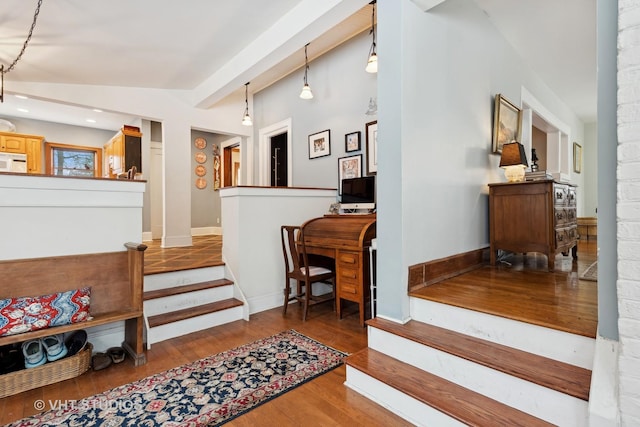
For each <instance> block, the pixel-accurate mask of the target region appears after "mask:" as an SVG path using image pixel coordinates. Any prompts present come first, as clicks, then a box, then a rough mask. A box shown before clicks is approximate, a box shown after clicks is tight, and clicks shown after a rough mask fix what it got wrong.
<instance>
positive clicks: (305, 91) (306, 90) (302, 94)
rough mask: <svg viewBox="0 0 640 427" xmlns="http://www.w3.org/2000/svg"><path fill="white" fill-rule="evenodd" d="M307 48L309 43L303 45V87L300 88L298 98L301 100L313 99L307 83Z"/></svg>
mask: <svg viewBox="0 0 640 427" xmlns="http://www.w3.org/2000/svg"><path fill="white" fill-rule="evenodd" d="M307 46H309V43H307V44H305V45H304V86H302V92H300V98H302V99H311V98H313V92H311V88H310V87H309V83H307V72H308V71H309V58H308V57H307Z"/></svg>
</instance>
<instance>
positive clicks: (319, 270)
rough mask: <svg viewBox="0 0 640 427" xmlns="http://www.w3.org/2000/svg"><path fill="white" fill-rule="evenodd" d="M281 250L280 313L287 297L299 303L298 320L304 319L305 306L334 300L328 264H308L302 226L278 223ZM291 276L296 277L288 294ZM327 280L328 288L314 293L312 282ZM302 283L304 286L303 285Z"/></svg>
mask: <svg viewBox="0 0 640 427" xmlns="http://www.w3.org/2000/svg"><path fill="white" fill-rule="evenodd" d="M280 236H281V238H282V252H283V255H284V266H285V286H284V307H283V308H282V315H283V316H285V315H286V314H287V306H288V305H289V301H292V300H297V301H298V303H301V304H303V311H302V320H303V321H305V320H307V312H308V311H309V306H311V305H315V304H320V303H323V302H327V301H332V300H335V295H336V292H335V290H336V289H335V286H336V285H335V283H336V280H335V273H334V272H333V271H331V270H329V269H328V268H325V267H320V266H314V265H309V260H308V257H307V248H306V247H305V243H304V233H303V231H302V228H301V227H299V226H296V225H283V226H282V227H280ZM291 280H295V281H296V289H295V293H294V294H293V295H291ZM319 282H330V284H331V292H329V293H326V294H322V295H314V294H313V284H314V283H319ZM303 284H304V289H302V288H303Z"/></svg>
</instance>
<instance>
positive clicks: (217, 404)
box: [10, 330, 347, 427]
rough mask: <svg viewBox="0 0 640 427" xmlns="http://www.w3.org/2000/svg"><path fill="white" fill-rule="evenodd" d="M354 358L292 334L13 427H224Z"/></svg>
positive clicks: (48, 413)
mask: <svg viewBox="0 0 640 427" xmlns="http://www.w3.org/2000/svg"><path fill="white" fill-rule="evenodd" d="M346 356H347V354H346V353H343V352H340V351H337V350H334V349H332V348H330V347H327V346H325V345H323V344H322V343H319V342H317V341H315V340H313V339H311V338H309V337H307V336H304V335H302V334H300V333H299V332H296V331H294V330H289V331H285V332H281V333H279V334H276V335H273V336H271V337H268V338H264V339H261V340H258V341H255V342H252V343H250V344H246V345H243V346H240V347H237V348H234V349H232V350H229V351H225V352H223V353H220V354H216V355H214V356H209V357H206V358H204V359H201V360H197V361H195V362H193V363H189V364H186V365H183V366H180V367H177V368H173V369H170V370H168V371H165V372H162V373H159V374H156V375H152V376H150V377H147V378H144V379H142V380H139V381H136V382H134V383H131V384H125V385H123V386H120V387H117V388H114V389H112V390H109V391H106V392H104V393H100V394H97V395H95V396H91V397H88V398H86V399H83V400H78V401H75V402H74V403H73V404H71V405H70V404H69V402H66V404H65V407H64V408H56V409H51V410H49V411H47V412H43V413H40V414H38V415H35V416H32V417H29V418H25V419H22V420H20V421H16V422H15V423H13V424H10V426H21V427H22V426H86V425H91V426H120V425H126V426H145V427H146V426H149V427H151V426H193V427H195V426H217V425H221V424H224V423H225V422H227V421H230V420H232V419H233V418H236V417H238V416H239V415H242V414H243V413H245V412H247V411H249V410H251V409H253V408H255V407H256V406H258V405H261V404H263V403H265V402H267V401H269V400H271V399H273V398H275V397H277V396H278V395H280V394H282V393H285V392H287V391H289V390H291V389H293V388H295V387H297V386H299V385H301V384H304V383H305V382H307V381H309V380H312V379H313V378H315V377H317V376H319V375H322V374H323V373H326V372H328V371H330V370H332V369H334V368H336V367H338V366H340V365H341V364H342V362H343V359H344V358H345V357H346Z"/></svg>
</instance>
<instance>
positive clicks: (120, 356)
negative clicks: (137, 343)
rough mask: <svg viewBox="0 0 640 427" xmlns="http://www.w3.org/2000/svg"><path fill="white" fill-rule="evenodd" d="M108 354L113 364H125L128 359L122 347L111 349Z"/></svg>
mask: <svg viewBox="0 0 640 427" xmlns="http://www.w3.org/2000/svg"><path fill="white" fill-rule="evenodd" d="M107 354H108V355H109V357H111V360H112V361H113V363H120V362H123V361H124V358H125V357H126V353H125V352H124V349H123V348H122V347H111V348H110V349H108V350H107Z"/></svg>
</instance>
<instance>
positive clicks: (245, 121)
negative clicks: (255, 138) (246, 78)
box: [242, 82, 253, 126]
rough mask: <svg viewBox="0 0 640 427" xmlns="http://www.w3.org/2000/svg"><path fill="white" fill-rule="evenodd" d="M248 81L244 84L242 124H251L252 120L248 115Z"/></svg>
mask: <svg viewBox="0 0 640 427" xmlns="http://www.w3.org/2000/svg"><path fill="white" fill-rule="evenodd" d="M248 98H249V82H247V83H245V84H244V116H243V117H242V124H243V125H244V126H252V125H253V121H252V120H251V116H250V115H249V100H248Z"/></svg>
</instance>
